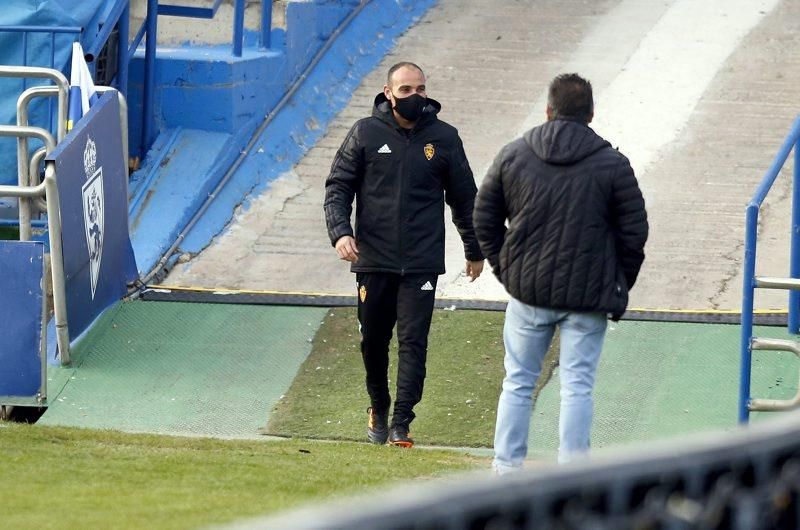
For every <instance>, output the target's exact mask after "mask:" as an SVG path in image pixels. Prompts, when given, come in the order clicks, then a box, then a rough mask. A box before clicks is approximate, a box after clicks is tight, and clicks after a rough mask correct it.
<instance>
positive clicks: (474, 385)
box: [268, 308, 503, 447]
mask: <svg viewBox="0 0 800 530" xmlns="http://www.w3.org/2000/svg"><path fill="white" fill-rule="evenodd" d="M502 326H503V313H499V312H483V311H445V310H437V311H435V312H434V315H433V323H432V325H431V333H430V336H429V341H428V363H427V378H426V380H425V392H424V397H423V400H422V403H420V404H419V405H418V406H417V407H416V408H415V412H416V414H417V419H416V420H415V421H414V423H413V424H412V434H413V435H414V436H415V438H416V439H417V440H418V441H419V442H420V443H423V444H426V445H448V446H464V447H480V446H484V447H485V446H487V445H489V444H491V440H492V436H493V434H492V433H493V431H494V419H495V413H496V409H497V398H498V395H499V391H500V384H501V381H502V373H503V354H502V351H503V344H502ZM389 358H390V364H389V378H390V381H394V379H395V373H396V371H397V341H396V340H392V345H391V351H390V357H389ZM390 388H391V391H392V397H393V398H394V383H390ZM368 406H369V398H368V397H367V393H366V390H365V388H364V367H363V364H362V361H361V351H360V349H359V332H358V319H357V318H356V311H355V308H342V309H335V310H332V311H331V313H330V314H329V315H328V317H327V318H326V319H325V321H324V322H323V324H322V326H320V329H319V332H318V333H317V336H316V337H315V339H314V348H313V350H312V353H311V355H310V356H309V357H308V360H307V361H306V362H305V364H304V365H303V366H302V368H301V369H300V371H299V372H298V375H297V378H296V379H295V381H294V383H293V384H292V387H291V388H290V390H289V392H288V393H287V394H286V397H285V398H284V399H283V400H281V401H280V403H279V404H278V406H277V408H276V410H275V412H274V413H273V415H272V418H271V419H270V422H269V425H268V432H269V433H270V434H275V435H279V436H298V437H304V438H330V439H341V440H358V441H363V440H365V439H366V434H365V432H366V431H365V430H366V420H367V413H366V410H367V407H368Z"/></svg>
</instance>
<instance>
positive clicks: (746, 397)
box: [739, 203, 758, 423]
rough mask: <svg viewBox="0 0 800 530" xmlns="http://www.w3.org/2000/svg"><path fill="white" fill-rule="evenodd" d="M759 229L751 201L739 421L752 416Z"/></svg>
mask: <svg viewBox="0 0 800 530" xmlns="http://www.w3.org/2000/svg"><path fill="white" fill-rule="evenodd" d="M757 228H758V205H757V204H754V203H750V204H749V205H748V206H747V214H746V216H745V236H744V270H743V272H742V277H743V280H742V330H741V345H740V348H741V349H740V367H739V423H747V421H748V420H749V419H750V410H749V409H748V405H749V402H750V368H751V363H752V352H751V341H752V339H753V296H754V294H755V285H754V281H755V275H756V230H757Z"/></svg>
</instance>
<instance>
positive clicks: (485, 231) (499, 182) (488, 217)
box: [473, 149, 508, 278]
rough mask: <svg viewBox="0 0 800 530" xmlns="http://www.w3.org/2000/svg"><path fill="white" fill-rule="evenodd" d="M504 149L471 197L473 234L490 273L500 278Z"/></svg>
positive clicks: (503, 212)
mask: <svg viewBox="0 0 800 530" xmlns="http://www.w3.org/2000/svg"><path fill="white" fill-rule="evenodd" d="M504 152H505V149H503V150H501V151H500V153H498V155H497V157H495V159H494V162H493V163H492V165H491V167H490V168H489V171H488V172H487V173H486V176H485V177H484V178H483V183H482V184H481V189H480V190H479V191H478V197H477V199H476V200H475V214H474V216H473V219H474V224H475V234H476V235H477V237H478V242H479V243H480V246H481V250H482V251H483V254H484V255H485V256H486V259H488V260H489V265H491V267H492V272H493V273H494V275H495V276H497V277H498V278H499V277H500V259H499V256H500V249H501V248H502V247H503V242H504V241H505V236H506V218H507V217H508V208H507V206H506V201H505V195H504V193H503V171H502V168H503V160H504Z"/></svg>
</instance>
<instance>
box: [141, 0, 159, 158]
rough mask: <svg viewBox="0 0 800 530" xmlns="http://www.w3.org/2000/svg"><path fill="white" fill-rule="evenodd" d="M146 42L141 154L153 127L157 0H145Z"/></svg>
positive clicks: (147, 146)
mask: <svg viewBox="0 0 800 530" xmlns="http://www.w3.org/2000/svg"><path fill="white" fill-rule="evenodd" d="M145 24H146V26H147V42H146V43H145V51H144V101H143V102H142V121H143V123H142V145H141V153H140V154H141V156H142V158H144V155H145V154H146V153H147V150H148V149H150V144H151V142H152V139H153V131H154V129H155V119H154V117H153V107H154V101H155V87H156V76H155V74H156V40H157V39H158V0H147V20H146V22H145Z"/></svg>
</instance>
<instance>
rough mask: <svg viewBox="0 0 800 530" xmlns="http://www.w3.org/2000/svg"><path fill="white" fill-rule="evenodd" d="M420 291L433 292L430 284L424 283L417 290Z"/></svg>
mask: <svg viewBox="0 0 800 530" xmlns="http://www.w3.org/2000/svg"><path fill="white" fill-rule="evenodd" d="M419 290H420V291H433V285H431V282H425V285H423V286H422V287H420V288H419Z"/></svg>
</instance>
